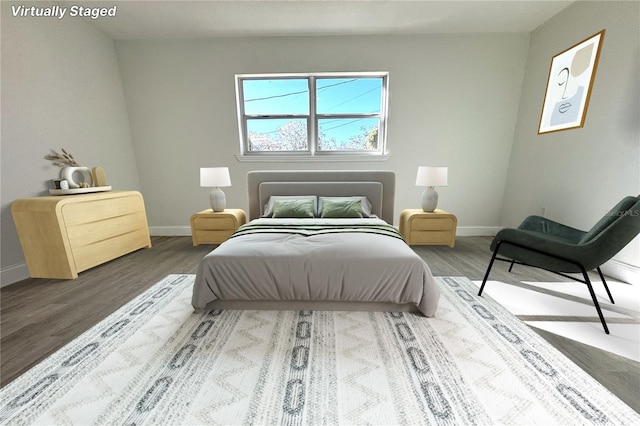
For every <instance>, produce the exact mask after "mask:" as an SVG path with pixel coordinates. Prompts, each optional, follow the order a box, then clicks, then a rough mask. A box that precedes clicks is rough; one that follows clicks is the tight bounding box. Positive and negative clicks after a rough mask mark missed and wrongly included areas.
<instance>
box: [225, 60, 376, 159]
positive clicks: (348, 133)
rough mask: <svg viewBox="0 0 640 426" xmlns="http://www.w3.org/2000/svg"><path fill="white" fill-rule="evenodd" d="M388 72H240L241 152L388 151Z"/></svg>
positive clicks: (301, 154)
mask: <svg viewBox="0 0 640 426" xmlns="http://www.w3.org/2000/svg"><path fill="white" fill-rule="evenodd" d="M387 80H388V75H387V74H386V73H358V74H355V73H346V74H286V75H285V74H279V75H239V76H236V94H237V102H238V122H239V127H240V135H241V136H240V139H241V140H240V143H241V153H242V155H273V154H286V155H299V156H321V155H332V154H336V153H338V154H358V155H382V154H384V153H385V138H384V136H385V134H386V133H385V125H386V110H387Z"/></svg>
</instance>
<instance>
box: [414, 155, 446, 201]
mask: <svg viewBox="0 0 640 426" xmlns="http://www.w3.org/2000/svg"><path fill="white" fill-rule="evenodd" d="M447 171H448V167H422V166H421V167H418V175H417V176H416V186H426V187H427V189H425V190H424V192H423V193H422V210H423V211H425V212H433V211H434V210H435V209H436V207H437V206H438V193H437V192H436V190H435V187H436V186H447Z"/></svg>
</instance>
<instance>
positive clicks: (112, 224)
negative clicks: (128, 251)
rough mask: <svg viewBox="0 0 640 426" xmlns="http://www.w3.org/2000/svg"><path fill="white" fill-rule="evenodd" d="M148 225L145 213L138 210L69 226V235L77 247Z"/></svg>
mask: <svg viewBox="0 0 640 426" xmlns="http://www.w3.org/2000/svg"><path fill="white" fill-rule="evenodd" d="M146 226H147V220H146V217H145V215H144V213H142V212H140V211H138V212H135V213H131V214H126V215H123V216H116V217H110V218H108V219H103V220H99V221H93V222H88V223H82V224H78V225H73V226H69V227H68V228H67V235H68V237H69V245H70V246H71V247H72V248H75V247H82V246H86V245H89V244H93V243H95V242H98V241H103V240H107V239H109V238H113V237H116V236H118V235H122V234H127V233H129V232H133V231H137V230H139V229H144V228H145V227H146Z"/></svg>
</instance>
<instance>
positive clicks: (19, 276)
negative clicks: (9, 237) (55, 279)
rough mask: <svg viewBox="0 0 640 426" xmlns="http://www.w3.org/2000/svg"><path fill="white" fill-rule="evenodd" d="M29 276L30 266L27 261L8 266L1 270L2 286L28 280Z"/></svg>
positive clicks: (0, 280) (0, 284)
mask: <svg viewBox="0 0 640 426" xmlns="http://www.w3.org/2000/svg"><path fill="white" fill-rule="evenodd" d="M29 277H30V275H29V268H28V267H27V264H26V263H18V264H16V265H11V266H7V267H6V268H2V269H1V270H0V288H1V287H6V286H8V285H10V284H14V283H17V282H18V281H22V280H26V279H27V278H29Z"/></svg>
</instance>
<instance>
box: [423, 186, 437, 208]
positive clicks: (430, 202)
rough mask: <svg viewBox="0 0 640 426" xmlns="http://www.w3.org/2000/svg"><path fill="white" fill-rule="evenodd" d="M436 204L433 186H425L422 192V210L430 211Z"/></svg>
mask: <svg viewBox="0 0 640 426" xmlns="http://www.w3.org/2000/svg"><path fill="white" fill-rule="evenodd" d="M437 206H438V193H437V192H436V189H435V188H434V187H433V186H429V187H427V189H425V190H424V192H423V193H422V210H423V211H425V212H429V213H432V212H433V211H434V210H435V209H436V207H437Z"/></svg>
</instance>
